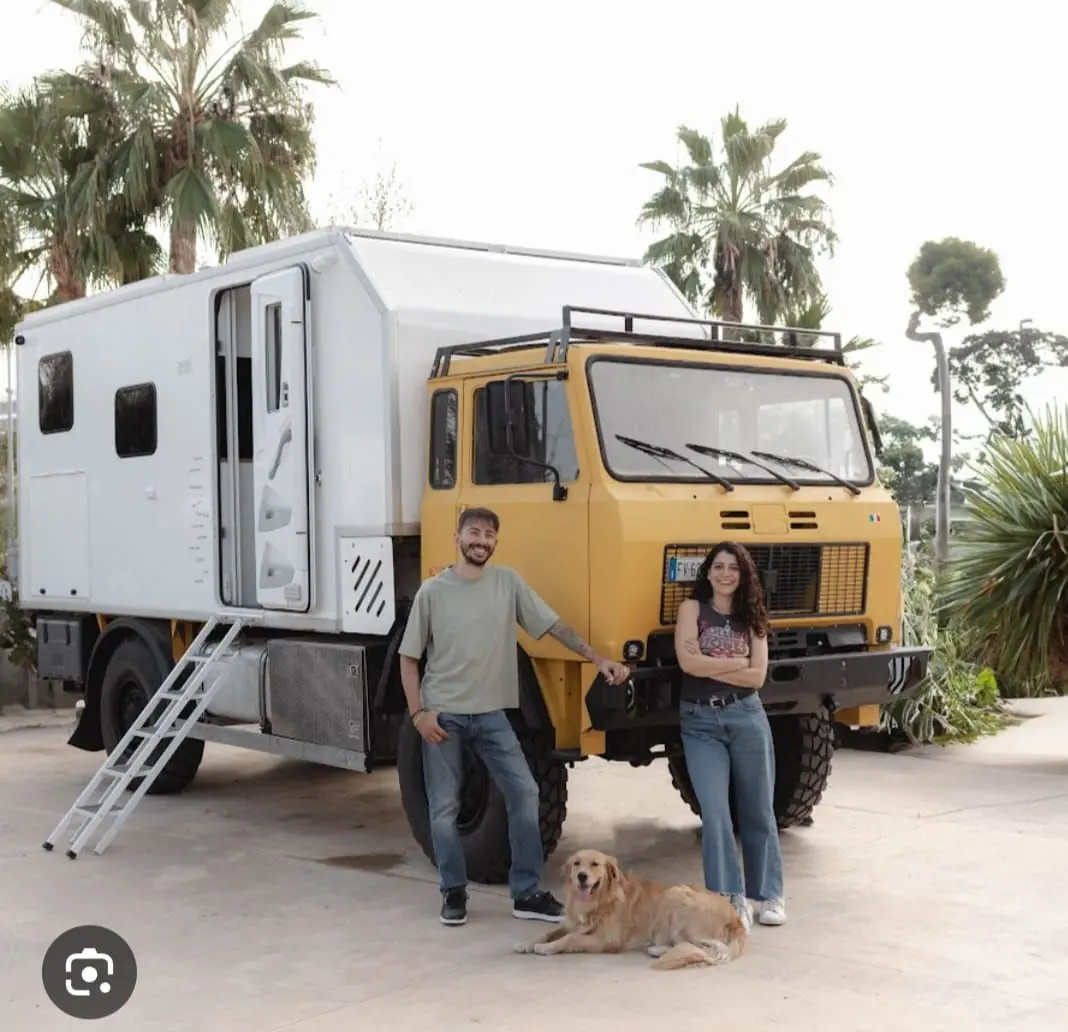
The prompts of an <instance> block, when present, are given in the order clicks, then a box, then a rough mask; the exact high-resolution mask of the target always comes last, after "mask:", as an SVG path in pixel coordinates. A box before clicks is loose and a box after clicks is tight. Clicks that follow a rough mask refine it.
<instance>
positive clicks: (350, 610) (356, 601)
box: [337, 537, 397, 634]
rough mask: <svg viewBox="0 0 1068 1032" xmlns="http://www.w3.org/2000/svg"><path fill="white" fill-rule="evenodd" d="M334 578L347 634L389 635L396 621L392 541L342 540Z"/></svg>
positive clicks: (348, 538) (377, 538)
mask: <svg viewBox="0 0 1068 1032" xmlns="http://www.w3.org/2000/svg"><path fill="white" fill-rule="evenodd" d="M338 560H339V563H338V566H337V576H338V580H339V584H338V587H339V592H340V595H341V604H342V610H341V613H342V619H341V629H342V630H343V631H344V632H345V633H346V634H388V633H389V631H390V629H391V628H392V626H393V623H394V621H395V620H396V618H397V612H396V598H395V596H394V591H395V587H394V568H393V541H392V539H391V538H388V537H344V538H341V539H340V541H339V552H338Z"/></svg>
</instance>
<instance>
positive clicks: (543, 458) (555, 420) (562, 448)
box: [474, 380, 579, 484]
mask: <svg viewBox="0 0 1068 1032" xmlns="http://www.w3.org/2000/svg"><path fill="white" fill-rule="evenodd" d="M566 392H567V387H566V385H565V384H563V383H561V382H560V381H559V380H535V381H533V382H532V383H530V384H529V394H528V397H529V399H530V402H531V404H530V411H529V413H528V416H529V417H530V424H531V425H530V427H529V433H530V449H529V452H528V454H527V456H526V457H527V458H531V459H535V460H537V461H538V462H544V463H548V464H549V465H552V466H555V467H556V468H557V470H559V472H560V479H561V480H562V481H564V482H565V483H566V482H568V481H573V480H577V479H578V475H579V465H578V454H577V452H576V450H575V436H574V432H573V430H572V428H571V415H570V413H569V412H568V408H567V393H566ZM501 429H502V430H503V428H501ZM501 436H502V437H503V433H502V435H501ZM552 479H553V476H552V473H550V472H549V471H548V470H547V469H542V468H541V467H540V466H535V465H532V464H531V463H529V462H522V461H520V460H519V459H515V458H513V457H512V456H510V455H494V454H492V453H491V452H490V448H489V414H488V412H487V407H486V392H485V391H484V390H483V389H481V388H479V389H478V390H477V391H475V470H474V482H475V483H476V484H541V483H547V482H550V481H552Z"/></svg>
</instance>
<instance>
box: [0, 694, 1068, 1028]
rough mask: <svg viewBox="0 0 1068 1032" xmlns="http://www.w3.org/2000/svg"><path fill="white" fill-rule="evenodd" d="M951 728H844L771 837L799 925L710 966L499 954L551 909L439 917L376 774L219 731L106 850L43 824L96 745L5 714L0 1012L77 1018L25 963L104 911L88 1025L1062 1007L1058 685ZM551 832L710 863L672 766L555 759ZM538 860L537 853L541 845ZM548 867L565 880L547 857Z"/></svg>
mask: <svg viewBox="0 0 1068 1032" xmlns="http://www.w3.org/2000/svg"><path fill="white" fill-rule="evenodd" d="M1027 709H1028V710H1029V711H1030V712H1033V713H1036V714H1040V715H1039V716H1037V717H1036V719H1032V720H1029V721H1027V722H1026V723H1025V724H1024V725H1022V726H1020V727H1018V728H1014V729H1011V730H1010V731H1008V732H1006V733H1005V734H1003V735H1002V736H1000V737H999V738H997V739H995V740H992V741H990V742H984V743H980V744H978V745H976V746H972V747H969V748H967V749H953V750H949V751H946V750H940V749H927V750H921V751H918V752H914V753H908V754H901V755H897V756H886V755H878V754H871V753H858V752H852V751H842V752H839V753H838V755H837V758H836V761H835V773H834V777H833V779H832V787H831V789H830V791H829V793H828V795H827V796H826V798H825V801H824V803H823V805H822V806H821V807H820V809H819V810H818V811H817V817H816V822H815V824H814V825H813V826H812V827H810V828H806V829H800V830H797V831H792V832H789V833H787V834H785V835H784V836H783V847H784V851H785V861H786V869H787V888H788V905H789V918H790V920H789V923H788V924H787V925H786V926H785V927H783V928H761V927H757V928H755V929H754V938H753V942H752V945H751V947H750V949H749V951H748V952H747V953H746V955H745V956H744V957H743V958H742V959H741V960H739V961H738V962H737V963H736V964H733V965H731V966H729V967H727V968H720V969H718V970H707V969H706V970H700V969H699V970H690V971H681V972H654V971H649V970H648V969H647V965H648V963H649V961H648V959H647V958H646V957H644V956H642V955H640V954H633V955H628V956H622V957H577V956H574V957H551V958H550V957H534V956H518V955H515V954H513V953H511V952H510V951H511V947H512V944H513V943H514V942H515V941H516V940H517V939H519V938H525V937H527V936H528V935H531V934H534V933H536V932H538V931H539V930H540V929H541V928H542V926H540V925H537V926H535V927H533V928H532V927H531V926H530V923H529V922H518V921H515V920H514V919H513V918H512V917H511V916H510V914H509V912H508V906H507V899H506V894H505V893H504V892H503V891H502V890H500V889H496V888H495V889H481V888H478V887H476V888H475V890H474V892H473V897H472V903H471V915H470V921H469V924H468V925H467V927H465V928H461V929H448V928H444V927H442V926H441V925H440V924H439V923H438V920H437V909H438V898H437V895H436V892H435V881H434V872H433V870H432V869H431V868H430V866H429V865H428V864H427V862H426V861H425V860H424V859H423V857H422V854H421V853H419V851H418V849H417V848H416V847H415V846H414V845H413V843H412V841H411V839H410V837H409V835H408V831H407V827H406V825H405V822H404V818H403V815H402V813H401V810H400V805H399V800H398V796H397V791H396V787H395V776H394V773H393V772H392V771H388V770H387V771H382V772H380V773H377V774H375V775H372V776H369V777H368V776H360V775H355V774H346V773H344V772H339V771H333V770H328V769H323V768H316V767H312V766H304V765H301V764H297V763H290V762H286V761H279V760H275V759H272V758H268V757H264V756H260V755H258V754H250V753H245V752H236V751H231V750H228V749H226V748H224V747H219V746H214V747H213V746H209V751H208V756H207V758H206V760H205V763H204V766H203V767H202V768H201V774H200V776H199V778H198V780H197V781H196V782H195V783H194V786H193V788H192V789H191V790H189V791H188V792H187V793H186V794H185V795H183V796H180V797H171V798H151V797H150V798H147V799H146V800H145V801H144V802H143V803H142V805H141V807H140V808H139V810H138V811H137V812H136V814H135V815H134V816H133V817H132V818H131V820H130V821H129V822H128V823H127V825H126V826H125V827H124V828H123V829H122V831H121V832H120V834H119V837H118V838H117V839H116V840H115V842H114V843H112V845H111V847H110V849H109V850H108V851H107V852H106V853H105V854H104V856H103V857H97V856H95V855H94V854H92V853H91V852H86V853H84V854H83V855H82V857H81V858H80V859H79V860H77V861H75V862H71V861H68V860H67V859H66V858H65V857H64V856H63V855H62V853H61V852H58V851H57V852H55V853H51V854H49V853H45V852H44V851H43V850H42V849H41V848H40V842H41V840H42V839H43V838H44V837H45V836H46V835H47V834H48V832H49V831H50V830H51V827H52V826H53V824H54V823H55V821H56V819H57V818H58V817H59V816H60V815H61V814H62V813H63V812H64V810H65V809H66V807H67V806H69V805H70V803H71V802H72V801H73V799H74V797H75V795H76V794H77V793H78V791H79V790H80V789H81V787H82V785H83V783H84V782H85V780H86V779H87V778H88V777H89V776H90V775H91V773H92V771H93V770H94V767H95V762H96V761H98V760H99V757H94V756H90V755H88V754H85V753H80V752H78V751H76V750H73V749H70V748H69V747H67V746H66V745H65V735H64V729H63V728H62V727H58V726H53V727H45V728H36V729H26V730H17V731H9V732H7V733H3V734H0V785H2V786H3V788H2V790H0V959H2V961H3V962H2V963H0V1013H2V1014H3V1017H4V1021H3V1025H4V1027H5V1029H12V1030H13V1032H30V1030H31V1029H43V1030H52V1029H56V1030H64V1029H74V1028H81V1027H85V1026H84V1023H83V1022H78V1021H75V1020H74V1019H72V1018H68V1017H66V1016H64V1015H62V1014H60V1013H59V1011H57V1010H56V1009H55V1008H54V1007H53V1005H52V1004H51V1002H50V1001H49V999H48V997H47V996H46V995H45V993H44V991H43V989H42V985H41V975H40V970H41V961H42V957H43V956H44V953H45V950H46V949H47V947H48V945H49V943H50V942H51V941H52V939H53V938H54V937H55V936H56V935H58V934H59V933H60V932H62V931H63V930H65V929H67V928H69V927H71V926H73V925H76V924H102V925H105V926H107V927H109V928H112V929H114V930H115V931H117V932H118V933H120V934H121V935H122V936H123V937H124V938H125V939H126V940H127V941H128V942H129V943H130V945H131V946H132V947H133V950H134V952H135V954H136V956H137V961H138V965H139V981H138V985H137V988H136V991H135V993H134V996H133V998H132V999H131V1000H130V1002H129V1003H128V1004H127V1005H126V1006H125V1008H123V1009H122V1010H121V1011H120V1012H119V1013H118V1014H117V1015H116V1016H114V1017H112V1018H108V1019H105V1020H102V1021H100V1022H98V1023H96V1024H95V1025H93V1026H92V1027H101V1028H105V1029H108V1030H112V1029H114V1030H137V1032H157V1030H158V1032H164V1030H183V1032H185V1030H188V1032H274V1030H282V1029H294V1030H298V1032H334V1030H338V1032H342V1030H343V1032H357V1030H361V1029H367V1030H372V1029H374V1030H377V1029H384V1030H391V1032H392V1030H403V1029H426V1030H427V1032H446V1030H452V1029H487V1030H494V1032H495V1030H498V1029H500V1030H503V1029H505V1028H506V1027H508V1026H511V1027H512V1028H515V1029H518V1030H524V1032H525V1030H527V1029H530V1030H539V1032H571V1030H579V1029H583V1030H585V1029H590V1030H619V1032H630V1030H632V1029H634V1030H636V1029H641V1028H656V1027H659V1028H662V1029H670V1030H680V1032H681V1030H689V1029H701V1030H702V1032H707V1030H709V1029H714V1030H720V1032H728V1030H734V1029H744V1030H746V1032H757V1030H763V1029H775V1030H777V1032H783V1030H800V1029H812V1030H814V1032H838V1030H841V1032H884V1030H887V1032H889V1030H893V1032H901V1030H905V1029H912V1028H914V1027H916V1028H921V1029H923V1030H924V1032H935V1030H943V1029H945V1030H950V1029H952V1030H961V1032H984V1030H987V1029H997V1030H998V1032H1005V1030H1007V1029H1012V1032H1031V1030H1043V1032H1046V1030H1048V1032H1063V1030H1064V1029H1065V1028H1068V977H1066V975H1068V949H1066V947H1065V931H1064V930H1065V929H1066V928H1068V894H1065V893H1064V892H1063V889H1062V888H1059V886H1060V887H1063V885H1064V880H1065V878H1066V877H1068V874H1066V872H1068V700H1064V701H1063V702H1062V701H1061V700H1057V701H1055V702H1050V703H1043V704H1037V703H1031V704H1028V706H1027ZM570 800H571V801H570V806H569V817H568V823H567V827H566V835H565V839H564V841H563V843H562V845H561V851H560V853H559V854H557V855H558V857H559V858H562V857H563V856H564V855H565V854H566V852H567V851H569V850H571V849H573V848H575V847H578V846H580V845H593V846H597V847H599V848H602V849H607V850H609V851H611V852H614V853H615V854H617V855H618V856H619V857H620V858H621V859H622V860H623V861H624V863H625V864H626V865H627V866H629V867H631V868H633V869H635V870H638V871H640V872H642V873H644V874H647V875H651V876H655V877H659V878H661V879H665V880H677V879H678V880H682V879H686V880H693V879H699V877H700V856H699V848H698V842H697V840H696V837H695V829H696V822H695V820H694V818H693V817H692V815H691V814H690V813H689V811H688V810H687V809H686V808H685V807H684V805H683V804H682V802H681V801H680V800H679V799H678V798H677V797H676V796H675V794H674V792H673V790H672V788H671V785H670V781H669V778H668V775H667V772H666V770H665V769H664V768H663V767H662V766H660V765H656V766H653V767H651V768H646V769H643V770H634V769H631V768H630V767H627V766H621V765H608V764H604V763H598V762H592V761H591V762H588V763H586V764H583V765H580V766H579V767H578V768H576V769H575V770H574V771H573V772H572V780H571V796H570ZM553 866H554V867H555V864H554V865H553ZM552 873H553V878H552V882H553V885H554V887H555V885H556V877H555V870H553V872H552Z"/></svg>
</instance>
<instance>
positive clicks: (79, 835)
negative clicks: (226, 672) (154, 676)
mask: <svg viewBox="0 0 1068 1032" xmlns="http://www.w3.org/2000/svg"><path fill="white" fill-rule="evenodd" d="M250 622H252V621H251V620H250V619H249V617H248V616H245V615H241V616H230V615H224V616H215V617H212V618H211V619H209V620H208V621H207V622H206V623H205V624H204V626H203V627H202V628H201V629H200V631H199V632H198V634H197V635H196V637H195V638H194V639H193V641H192V643H191V644H190V646H189V648H188V649H187V650H186V651H185V653H184V654H183V655H182V657H181V658H180V659H179V661H178V662H177V663H176V664H175V665H174V667H173V668H172V669H171V670H170V672H169V673H168V674H167V676H166V678H164V680H163V683H162V684H161V685H160V686H159V687H158V688H157V689H156V691H155V692H154V693H153V695H152V696H151V698H150V699H149V701H148V703H147V704H146V705H145V706H144V708H143V709H142V710H141V712H140V713H138V715H137V717H136V719H135V720H134V721H133V723H132V724H131V725H130V727H129V728H128V729H127V731H126V733H125V734H124V735H123V736H122V738H121V739H120V740H119V742H118V743H117V744H116V745H115V747H114V748H113V749H112V750H111V752H110V753H109V755H108V756H107V758H106V759H105V761H104V762H103V763H102V764H101V765H100V767H99V768H98V769H97V771H96V773H95V774H94V775H93V777H92V778H91V779H90V781H89V783H88V784H87V785H86V786H85V788H84V789H82V791H81V793H80V794H79V796H78V798H77V799H76V800H75V802H74V805H73V806H71V808H70V809H69V810H68V811H67V813H66V815H65V816H64V817H63V818H62V820H60V822H59V824H58V825H57V826H56V827H55V829H54V830H53V831H52V834H51V835H50V836H49V837H48V839H47V840H46V841H45V843H44V848H45V849H47V850H51V849H52V848H53V847H54V845H55V844H56V841H57V840H58V839H59V838H60V836H61V833H62V832H63V829H64V828H65V826H66V825H67V824H68V822H69V821H70V820H71V818H72V817H79V818H81V823H80V825H79V826H78V828H77V830H76V831H74V833H73V834H72V835H71V837H70V840H69V845H70V848H69V849H68V850H67V856H68V857H70V859H72V860H73V859H75V858H76V857H77V856H78V854H79V852H80V851H81V849H82V847H83V846H84V845H85V844H86V843H87V842H88V840H89V838H90V837H91V836H92V834H93V833H94V832H95V831H96V830H97V829H98V828H99V827H100V826H101V825H102V824H103V822H104V821H105V820H106V819H107V818H108V817H111V818H112V823H111V826H110V827H109V828H107V829H106V831H105V833H104V835H103V836H102V837H101V839H100V841H99V842H98V843H97V845H96V847H95V849H94V852H96V853H97V855H100V854H101V853H103V851H104V850H105V849H106V848H107V846H108V844H109V843H110V842H111V840H112V839H113V838H114V837H115V835H116V834H117V833H118V831H119V829H120V828H121V827H122V825H123V824H124V823H125V822H126V820H127V819H128V818H129V816H130V814H131V812H132V811H133V810H134V808H135V807H136V806H137V804H138V803H139V802H140V801H141V799H142V797H143V796H144V795H145V793H146V792H147V791H148V789H149V788H150V787H151V786H152V784H153V782H154V781H155V778H156V776H157V775H158V773H159V772H160V771H161V770H162V769H163V767H164V766H165V765H166V764H167V763H168V762H169V761H170V759H171V757H172V756H173V755H174V753H175V751H176V750H177V749H178V747H179V746H180V745H181V744H182V742H183V741H184V740H185V739H186V737H187V736H188V734H189V731H190V730H191V729H192V727H193V726H194V725H196V723H197V722H198V721H199V720H200V717H201V716H202V715H203V714H204V712H205V710H206V709H207V707H208V704H209V703H210V701H211V698H212V696H213V695H214V694H215V691H216V689H217V688H218V686H219V684H220V683H221V678H216V679H215V680H214V681H213V682H212V683H211V685H209V686H208V687H207V688H202V685H203V684H204V680H205V678H206V676H207V674H208V671H209V670H210V669H211V668H212V667H213V666H214V665H215V664H217V663H218V662H219V660H220V658H221V657H222V656H223V655H224V654H225V653H226V651H227V650H228V649H229V648H230V646H231V645H232V644H233V642H234V640H235V639H236V637H237V635H238V634H239V633H240V632H241V630H242V629H243V628H244V627H245V626H246V625H247V624H248V623H250ZM221 623H229V624H230V627H229V628H228V629H227V631H226V633H225V634H224V635H223V637H222V638H221V639H220V640H219V641H218V642H216V643H215V644H214V645H213V647H212V649H211V651H210V652H209V653H208V654H207V655H202V654H201V653H202V650H203V648H204V645H205V644H206V643H207V642H208V639H209V638H210V637H211V634H212V633H213V631H214V630H215V629H216V628H217V627H218V626H219V625H220V624H221ZM187 667H193V674H192V676H191V677H189V678H188V679H187V680H186V681H185V682H184V683H183V684H182V685H180V686H179V687H178V688H175V687H174V685H175V684H176V683H177V681H178V679H179V678H180V677H181V676H182V675H183V674H184V673H185V671H186V668H187ZM160 702H163V703H164V706H163V709H162V712H161V711H160V709H159V705H158V704H159V703H160ZM190 702H192V703H193V704H194V705H193V711H192V712H191V713H190V714H189V715H188V716H187V717H182V716H181V714H182V711H183V710H184V709H185V708H186V706H187V705H188V704H189V703H190ZM135 741H137V743H138V744H137V745H136V747H135V748H134V751H133V752H132V753H131V754H130V756H129V758H128V759H127V760H126V761H125V762H120V761H121V759H122V757H123V755H124V753H125V752H126V751H127V750H128V749H129V748H130V746H131V745H133V743H134V742H135ZM164 741H166V742H167V744H166V746H165V747H164V749H163V751H162V753H161V754H160V755H159V756H158V757H157V759H156V760H155V762H152V763H148V761H149V759H150V758H151V756H152V755H153V753H154V752H155V751H156V749H157V748H158V747H159V745H160V744H161V743H162V742H164ZM146 764H148V766H147V768H146ZM135 778H140V783H139V784H138V785H137V787H136V788H135V789H134V791H133V793H132V794H131V795H130V796H128V797H127V798H126V799H125V800H122V802H121V803H120V799H122V796H123V794H124V793H125V792H126V791H127V789H128V787H129V785H130V783H131V782H132V781H133V780H134V779H135ZM108 779H110V781H111V784H110V785H109V786H108V788H107V789H106V790H105V792H104V793H103V795H102V796H100V798H99V799H98V800H97V801H95V802H91V800H92V799H93V797H94V794H95V793H97V792H98V791H99V789H100V787H101V785H102V784H103V783H104V781H105V780H108Z"/></svg>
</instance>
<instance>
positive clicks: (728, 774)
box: [679, 692, 783, 900]
mask: <svg viewBox="0 0 1068 1032" xmlns="http://www.w3.org/2000/svg"><path fill="white" fill-rule="evenodd" d="M679 716H680V720H681V724H682V747H683V751H684V753H685V756H686V767H687V770H688V771H689V775H690V781H691V783H692V784H693V788H694V792H695V793H696V794H697V799H698V802H699V803H700V805H701V828H702V834H701V859H702V861H703V864H704V874H705V887H706V888H708V889H710V890H711V891H713V892H722V893H724V894H726V895H731V896H737V895H742V892H743V880H742V872H741V870H740V869H739V865H738V851H737V849H736V847H735V840H734V827H733V824H732V822H731V810H730V799H729V791H730V783H731V780H732V779H733V781H734V790H735V796H736V804H737V811H738V831H739V837H740V838H741V841H742V862H743V864H744V867H745V880H744V887H745V891H744V895H745V897H746V898H748V899H753V900H768V899H781V898H782V895H783V879H782V854H781V852H780V850H779V830H778V827H777V825H776V821H775V811H774V806H773V800H774V791H775V749H774V745H773V743H772V738H771V725H770V724H769V723H768V717H767V714H766V713H765V712H764V704H763V703H762V702H761V701H760V696H759V695H758V694H757V693H755V692H754V693H753V694H752V695H749V696H747V697H746V698H744V699H739V700H737V701H736V702H732V703H730V704H729V705H727V706H723V707H721V708H718V709H713V708H712V707H710V706H708V705H701V704H699V703H695V702H692V701H690V700H688V699H683V700H682V702H681V704H680V707H679Z"/></svg>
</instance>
